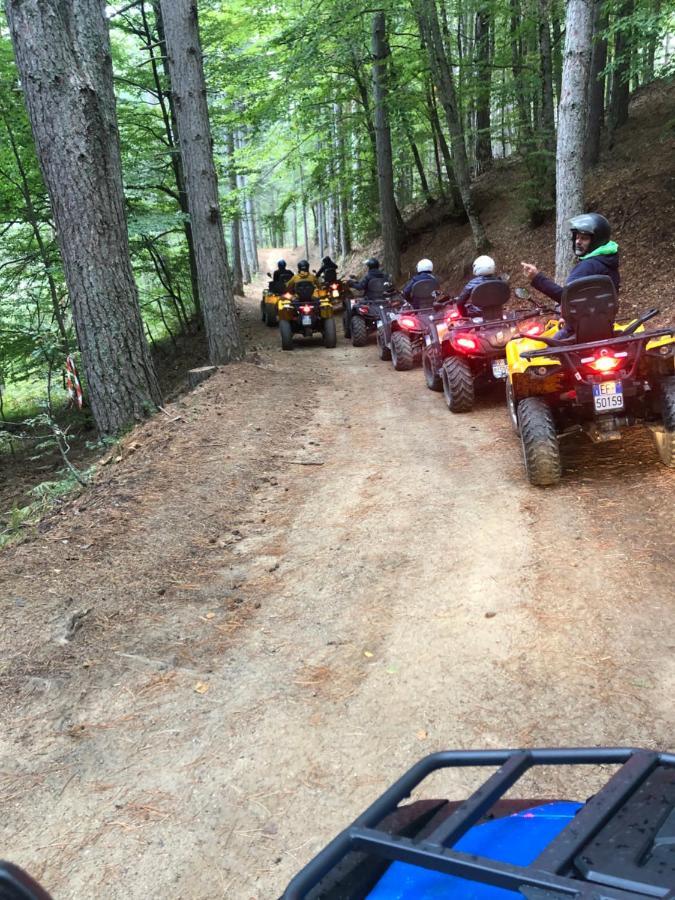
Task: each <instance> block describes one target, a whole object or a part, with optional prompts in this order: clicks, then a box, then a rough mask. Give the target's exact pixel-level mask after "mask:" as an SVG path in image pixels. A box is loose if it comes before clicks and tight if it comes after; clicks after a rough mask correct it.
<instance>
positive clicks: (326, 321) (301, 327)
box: [279, 281, 337, 350]
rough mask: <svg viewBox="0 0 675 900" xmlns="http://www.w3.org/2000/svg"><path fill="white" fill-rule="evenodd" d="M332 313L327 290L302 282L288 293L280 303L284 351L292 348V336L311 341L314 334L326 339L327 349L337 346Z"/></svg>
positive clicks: (309, 282) (308, 282)
mask: <svg viewBox="0 0 675 900" xmlns="http://www.w3.org/2000/svg"><path fill="white" fill-rule="evenodd" d="M333 313H334V310H333V304H332V301H331V298H330V296H329V292H328V291H327V290H326V289H325V288H322V287H321V286H315V285H314V284H313V283H312V282H311V281H299V282H298V283H297V284H296V285H295V293H292V292H290V291H286V293H284V294H283V295H282V297H281V299H280V301H279V333H280V335H281V347H282V349H283V350H292V349H293V335H295V334H301V335H302V336H303V337H305V338H311V337H312V336H313V335H314V334H315V332H320V333H321V335H322V336H323V345H324V347H330V348H333V347H335V346H336V344H337V329H336V327H335V319H334V318H333Z"/></svg>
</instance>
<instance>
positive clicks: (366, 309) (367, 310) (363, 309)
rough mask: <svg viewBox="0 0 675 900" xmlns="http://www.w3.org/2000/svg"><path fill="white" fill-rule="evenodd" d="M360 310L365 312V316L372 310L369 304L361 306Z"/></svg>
mask: <svg viewBox="0 0 675 900" xmlns="http://www.w3.org/2000/svg"><path fill="white" fill-rule="evenodd" d="M359 312H360V313H363V315H364V316H367V315H368V313H369V312H370V310H369V309H368V307H367V306H359Z"/></svg>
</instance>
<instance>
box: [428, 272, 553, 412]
mask: <svg viewBox="0 0 675 900" xmlns="http://www.w3.org/2000/svg"><path fill="white" fill-rule="evenodd" d="M510 296H511V291H510V288H509V286H508V284H506V282H504V281H487V282H485V283H484V284H480V285H478V287H476V288H474V290H473V291H472V293H471V296H470V298H469V301H468V302H469V303H470V304H471V305H472V306H473V307H475V308H476V309H477V310H479V311H480V314H479V315H475V316H473V317H469V316H467V315H465V313H464V311H463V310H462V309H460V308H459V307H458V306H457V305H451V306H448V307H447V308H446V312H445V315H444V316H443V317H441V318H440V319H438V318H437V319H435V320H432V321H431V322H430V325H429V328H428V329H427V333H426V335H425V346H424V349H423V352H422V367H423V369H424V378H425V381H426V384H427V387H428V388H429V389H430V390H432V391H443V394H444V396H445V402H446V404H447V406H448V409H449V410H450V411H451V412H453V413H462V412H470V411H471V410H472V409H473V406H474V402H475V397H476V388H481V387H483V388H484V387H487V386H488V385H490V384H494V383H498V382H504V381H505V380H506V374H507V368H506V345H507V344H508V342H509V341H510V340H511V339H512V338H514V337H519V336H520V335H521V334H527V335H536V334H541V333H542V332H543V330H544V323H543V322H542V321H541V319H540V316H541V314H542V310H541V309H535V310H531V309H529V310H517V311H514V312H512V313H504V306H505V305H506V304H507V303H508V301H509V299H510Z"/></svg>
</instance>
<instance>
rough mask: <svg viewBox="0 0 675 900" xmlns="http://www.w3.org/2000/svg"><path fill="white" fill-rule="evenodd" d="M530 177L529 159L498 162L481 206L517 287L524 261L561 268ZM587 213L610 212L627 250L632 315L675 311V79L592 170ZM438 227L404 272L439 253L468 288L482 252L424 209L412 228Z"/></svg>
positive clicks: (657, 91) (626, 300)
mask: <svg viewBox="0 0 675 900" xmlns="http://www.w3.org/2000/svg"><path fill="white" fill-rule="evenodd" d="M526 181H527V174H526V172H525V169H524V166H523V164H522V162H521V161H520V160H504V161H498V162H497V163H496V164H495V167H494V169H493V170H492V171H491V172H489V173H487V174H486V175H484V176H483V177H482V178H480V179H479V180H478V182H477V183H476V185H475V196H476V200H477V201H478V203H479V206H480V209H481V214H482V216H483V222H484V223H485V225H486V227H487V230H488V234H489V237H490V240H491V241H492V245H493V247H492V251H491V253H492V254H493V255H494V257H495V259H496V260H497V264H498V266H499V269H500V270H501V271H503V272H508V273H509V274H510V275H511V279H512V283H513V284H514V285H519V284H525V283H526V282H525V280H524V279H523V277H522V275H521V268H520V265H519V263H520V261H521V260H526V261H528V262H534V263H536V264H537V265H538V266H539V267H540V268H542V269H544V271H546V272H547V273H551V274H552V273H553V271H554V256H555V253H554V232H555V228H554V224H553V223H552V222H551V223H548V224H546V225H543V226H540V227H539V228H531V227H529V225H528V224H527V210H526V201H527V193H526V187H525V184H526ZM586 196H587V201H588V202H587V209H589V210H597V211H598V212H602V213H603V215H606V216H607V217H608V219H609V220H610V222H611V223H612V226H613V230H614V231H613V237H614V238H615V239H616V241H617V242H618V244H619V246H620V249H621V259H622V263H621V273H622V278H623V288H622V292H621V298H622V304H623V308H624V309H625V310H626V312H629V311H631V310H633V309H634V308H637V307H640V308H645V307H647V306H650V305H655V306H658V307H659V308H660V309H661V310H662V311H663V312H664V314H665V313H668V314H670V313H672V312H673V311H675V275H674V274H673V260H674V259H675V252H674V251H675V235H674V233H673V222H675V81H671V82H669V83H663V82H659V83H657V84H653V85H649V86H648V87H647V88H645V89H644V90H642V91H640V92H639V93H638V94H637V96H636V97H635V99H634V100H633V101H632V103H631V107H630V119H629V121H628V123H627V125H626V126H625V127H624V128H622V129H621V130H620V131H619V132H618V134H617V137H616V142H615V144H614V146H613V147H612V148H611V149H608V148H605V150H604V152H603V157H602V160H601V162H600V164H599V165H598V166H597V167H596V168H595V169H594V170H593V171H592V172H591V173H590V174H589V177H588V181H587V190H586ZM425 224H428V230H427V231H426V233H425V234H424V235H423V236H422V237H421V238H418V239H417V240H415V241H414V242H413V243H411V245H410V246H409V247H408V248H407V249H406V251H405V253H404V256H403V266H402V270H403V274H404V275H405V274H407V273H408V271H414V267H415V263H416V262H417V260H418V259H419V258H420V257H421V256H429V257H431V258H432V259H433V260H434V262H435V265H436V272H437V273H438V274H439V276H440V277H441V280H442V281H443V284H444V286H446V287H447V288H449V289H450V290H453V291H454V290H456V289H457V288H459V287H460V286H461V285H462V283H463V281H464V279H465V277H466V275H467V273H468V272H469V270H470V265H471V261H472V259H473V257H474V255H475V253H474V248H473V242H472V240H471V234H470V231H469V228H468V226H465V225H447V224H446V225H442V226H438V227H434V225H433V217H432V216H430V213H429V211H427V210H423V211H421V212H420V213H418V214H417V215H416V216H414V217H413V218H412V219H411V220H410V222H409V225H410V226H411V227H412V228H414V229H419V228H422V227H424V225H425Z"/></svg>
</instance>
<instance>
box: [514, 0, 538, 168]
mask: <svg viewBox="0 0 675 900" xmlns="http://www.w3.org/2000/svg"><path fill="white" fill-rule="evenodd" d="M510 10H511V17H510V32H511V70H512V72H513V85H514V90H515V95H516V108H517V110H518V149H519V150H520V151H521V152H523V153H529V152H531V151H532V149H533V133H532V118H531V114H530V104H529V101H528V98H527V91H526V88H525V79H524V75H523V59H524V52H523V39H522V36H521V28H522V24H523V18H522V13H521V9H520V0H510Z"/></svg>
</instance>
